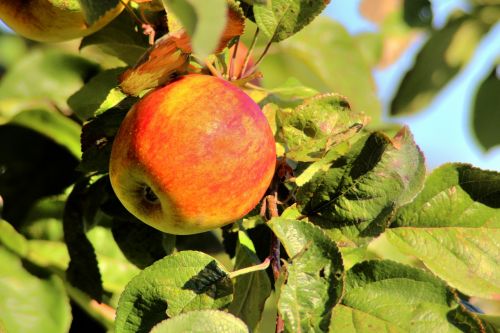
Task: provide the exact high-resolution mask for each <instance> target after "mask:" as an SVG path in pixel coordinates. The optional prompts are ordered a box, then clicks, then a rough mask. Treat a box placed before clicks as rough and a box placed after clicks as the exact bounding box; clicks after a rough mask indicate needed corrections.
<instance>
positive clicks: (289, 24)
mask: <svg viewBox="0 0 500 333" xmlns="http://www.w3.org/2000/svg"><path fill="white" fill-rule="evenodd" d="M329 2H330V1H329V0H326V1H325V0H273V1H269V2H268V3H267V4H254V6H253V12H254V17H255V22H256V23H257V26H258V27H259V28H260V29H261V30H262V32H264V34H266V36H267V37H268V38H270V39H271V40H272V41H273V42H279V41H282V40H284V39H287V38H288V37H290V36H292V35H293V34H295V33H296V32H298V31H299V30H301V29H302V28H303V27H305V26H306V25H308V24H309V23H310V22H311V21H312V20H313V19H314V18H315V17H316V16H317V15H319V14H320V13H321V12H322V11H323V9H325V7H326V5H327V4H328V3H329Z"/></svg>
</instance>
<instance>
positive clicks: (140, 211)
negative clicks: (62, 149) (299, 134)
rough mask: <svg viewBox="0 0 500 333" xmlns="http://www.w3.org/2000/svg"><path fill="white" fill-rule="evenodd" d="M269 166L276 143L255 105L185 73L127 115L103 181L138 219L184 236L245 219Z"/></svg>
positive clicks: (235, 91)
mask: <svg viewBox="0 0 500 333" xmlns="http://www.w3.org/2000/svg"><path fill="white" fill-rule="evenodd" d="M275 164H276V150H275V141H274V137H273V134H272V131H271V128H270V126H269V124H268V122H267V119H266V117H265V116H264V114H263V113H262V111H261V110H260V108H259V106H258V105H257V104H256V103H255V102H254V101H253V100H252V99H251V98H250V97H249V96H248V95H246V94H245V93H244V92H243V91H242V90H241V89H240V88H238V87H237V86H235V85H233V84H232V83H230V82H228V81H225V80H223V79H220V78H217V77H214V76H208V75H200V74H190V75H186V76H182V77H180V78H179V79H177V80H176V81H174V82H172V83H170V84H168V85H167V86H164V87H160V88H157V89H156V90H154V91H152V92H150V93H148V94H147V95H146V96H144V97H143V98H142V99H141V100H140V101H139V102H137V103H136V104H135V105H134V106H133V107H132V108H131V110H130V111H129V112H128V113H127V115H126V117H125V118H124V120H123V122H122V124H121V125H120V128H119V130H118V132H117V135H116V137H115V139H114V142H113V146H112V150H111V158H110V165H109V176H110V180H111V185H112V187H113V190H114V192H115V193H116V195H117V197H118V199H119V200H120V201H121V202H122V204H123V205H124V206H125V208H126V209H127V210H129V211H130V212H131V213H132V214H133V215H135V216H136V217H137V218H138V219H140V220H141V221H143V222H145V223H146V224H149V225H150V226H152V227H154V228H156V229H159V230H161V231H164V232H167V233H171V234H184V235H186V234H194V233H199V232H203V231H207V230H212V229H215V228H218V227H221V226H223V225H226V224H229V223H231V222H234V221H235V220H237V219H239V218H241V217H243V216H244V215H246V214H247V213H248V212H249V211H250V210H252V209H253V208H254V207H255V206H256V205H257V204H258V203H259V201H260V200H261V198H262V196H263V195H264V194H265V192H266V189H267V188H268V187H269V184H270V182H271V180H272V178H273V175H274V169H275Z"/></svg>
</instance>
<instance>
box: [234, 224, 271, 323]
mask: <svg viewBox="0 0 500 333" xmlns="http://www.w3.org/2000/svg"><path fill="white" fill-rule="evenodd" d="M259 263H260V260H259V258H258V257H257V254H256V253H255V247H254V245H253V242H252V240H251V239H250V238H249V237H248V236H247V234H246V233H245V232H243V231H239V232H238V244H237V245H236V259H235V264H234V270H238V269H241V268H245V267H248V266H252V265H257V264H259ZM270 294H271V282H270V281H269V277H268V276H267V273H266V272H265V271H257V272H253V273H248V274H244V275H240V276H238V277H237V278H236V281H235V282H234V299H233V302H232V303H231V305H230V306H229V312H231V313H232V314H234V315H235V316H237V317H238V318H240V319H242V320H243V321H244V322H245V323H246V324H247V325H248V328H250V330H251V331H252V332H253V331H255V328H256V327H257V324H258V323H259V322H260V320H261V318H262V311H263V310H264V304H265V302H266V299H267V298H268V297H269V295H270Z"/></svg>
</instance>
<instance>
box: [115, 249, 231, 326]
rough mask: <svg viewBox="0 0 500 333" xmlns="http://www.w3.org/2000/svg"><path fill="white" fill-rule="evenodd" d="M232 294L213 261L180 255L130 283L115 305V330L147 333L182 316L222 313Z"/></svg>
mask: <svg viewBox="0 0 500 333" xmlns="http://www.w3.org/2000/svg"><path fill="white" fill-rule="evenodd" d="M232 293H233V286H232V283H231V280H230V279H229V277H228V273H227V271H226V270H225V269H224V268H223V267H222V266H221V265H220V264H219V263H218V262H217V261H216V260H215V259H214V258H212V257H210V256H209V255H206V254H204V253H201V252H195V251H181V252H178V253H175V254H172V255H170V256H167V257H165V258H163V259H161V260H159V261H157V262H155V263H154V264H153V265H151V266H149V267H147V268H146V269H144V270H143V271H142V272H141V273H139V275H137V276H136V277H135V278H134V279H132V281H130V283H129V284H128V285H127V287H126V289H125V291H124V292H123V293H122V295H121V297H120V301H119V303H118V310H117V314H116V321H115V325H116V326H115V330H116V331H117V332H125V333H126V332H139V333H140V332H149V330H150V329H151V328H152V327H153V326H154V325H156V324H157V323H159V322H160V321H162V320H164V319H167V318H169V317H174V316H177V315H179V314H181V313H183V312H189V311H192V310H207V309H224V308H226V307H227V306H228V305H229V303H230V302H231V300H232ZM165 312H166V313H165Z"/></svg>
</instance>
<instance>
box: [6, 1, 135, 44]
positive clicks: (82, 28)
mask: <svg viewBox="0 0 500 333" xmlns="http://www.w3.org/2000/svg"><path fill="white" fill-rule="evenodd" d="M127 1H128V0H127ZM123 8H124V6H123V4H121V3H120V4H119V5H118V6H116V7H115V8H113V9H112V10H110V11H108V12H107V13H106V15H104V16H103V17H102V18H101V19H99V20H98V21H97V22H95V23H94V24H92V26H89V25H88V24H87V23H86V22H85V18H84V16H83V13H82V9H81V8H80V4H79V3H78V0H65V1H63V0H1V1H0V20H2V21H4V23H5V24H7V26H9V27H10V28H11V29H12V30H14V31H15V32H16V33H18V34H19V35H21V36H23V37H26V38H28V39H32V40H35V41H39V42H62V41H66V40H70V39H74V38H79V37H83V36H87V35H90V34H92V33H94V32H96V31H97V30H99V29H101V28H102V27H104V26H105V25H106V24H108V23H109V22H110V21H111V20H113V19H114V18H115V17H116V16H118V14H120V12H121V11H122V10H123Z"/></svg>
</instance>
